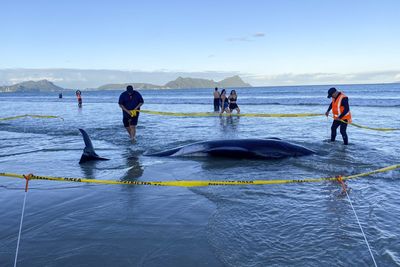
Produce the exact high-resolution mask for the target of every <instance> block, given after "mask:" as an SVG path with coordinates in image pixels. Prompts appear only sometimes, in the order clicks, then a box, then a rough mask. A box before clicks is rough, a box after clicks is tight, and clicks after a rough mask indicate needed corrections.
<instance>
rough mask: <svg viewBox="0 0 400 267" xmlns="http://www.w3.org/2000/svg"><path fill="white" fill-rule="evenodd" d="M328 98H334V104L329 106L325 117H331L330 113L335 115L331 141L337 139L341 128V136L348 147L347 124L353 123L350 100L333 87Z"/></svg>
mask: <svg viewBox="0 0 400 267" xmlns="http://www.w3.org/2000/svg"><path fill="white" fill-rule="evenodd" d="M328 98H332V103H331V104H330V105H329V107H328V110H327V111H326V112H325V115H326V116H328V115H329V111H331V110H332V113H333V119H334V121H333V123H332V126H331V141H332V142H333V141H335V139H336V130H337V128H338V127H339V126H340V134H341V135H342V137H343V143H344V144H345V145H348V143H349V138H348V136H347V133H346V130H347V124H348V123H351V113H350V107H349V98H348V97H347V96H346V95H345V94H344V93H343V92H340V91H337V90H336V88H334V87H332V88H330V89H329V90H328Z"/></svg>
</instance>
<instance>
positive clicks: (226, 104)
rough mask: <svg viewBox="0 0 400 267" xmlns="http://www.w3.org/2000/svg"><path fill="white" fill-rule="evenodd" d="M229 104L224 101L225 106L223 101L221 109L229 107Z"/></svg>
mask: <svg viewBox="0 0 400 267" xmlns="http://www.w3.org/2000/svg"><path fill="white" fill-rule="evenodd" d="M228 106H229V103H228V102H227V101H225V102H224V106H222V103H221V109H222V110H225V109H227V108H228Z"/></svg>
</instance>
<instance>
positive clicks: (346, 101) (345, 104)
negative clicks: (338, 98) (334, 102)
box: [339, 97, 350, 119]
mask: <svg viewBox="0 0 400 267" xmlns="http://www.w3.org/2000/svg"><path fill="white" fill-rule="evenodd" d="M341 105H342V106H343V107H344V109H343V112H342V114H340V115H339V119H342V118H343V116H344V115H346V114H347V113H349V111H350V107H349V99H348V98H347V97H345V98H343V99H342V104H341Z"/></svg>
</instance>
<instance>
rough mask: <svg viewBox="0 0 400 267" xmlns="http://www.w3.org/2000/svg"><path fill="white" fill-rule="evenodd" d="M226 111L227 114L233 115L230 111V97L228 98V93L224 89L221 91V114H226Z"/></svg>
mask: <svg viewBox="0 0 400 267" xmlns="http://www.w3.org/2000/svg"><path fill="white" fill-rule="evenodd" d="M224 111H225V112H226V113H228V114H229V113H231V112H230V110H229V100H228V97H226V91H225V89H222V91H221V112H220V114H222V113H224Z"/></svg>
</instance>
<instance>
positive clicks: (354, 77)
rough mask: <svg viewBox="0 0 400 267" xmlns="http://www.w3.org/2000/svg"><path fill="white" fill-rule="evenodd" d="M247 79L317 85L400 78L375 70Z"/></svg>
mask: <svg viewBox="0 0 400 267" xmlns="http://www.w3.org/2000/svg"><path fill="white" fill-rule="evenodd" d="M243 77H246V78H247V80H248V81H249V82H250V83H251V84H253V85H258V86H262V85H307V84H308V85H317V84H346V83H349V84H355V83H359V84H362V83H391V82H398V81H399V80H400V74H399V72H398V71H375V72H358V73H282V74H275V75H268V74H256V75H251V74H248V75H246V76H243Z"/></svg>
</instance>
